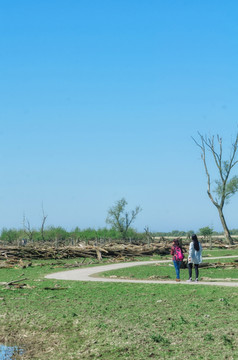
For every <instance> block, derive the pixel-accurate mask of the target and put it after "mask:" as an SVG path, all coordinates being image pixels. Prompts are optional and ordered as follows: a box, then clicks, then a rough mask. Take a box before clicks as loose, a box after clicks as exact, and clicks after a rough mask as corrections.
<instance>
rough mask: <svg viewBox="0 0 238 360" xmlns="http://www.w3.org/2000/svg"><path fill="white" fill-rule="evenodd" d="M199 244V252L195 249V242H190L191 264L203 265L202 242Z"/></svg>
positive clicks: (189, 255)
mask: <svg viewBox="0 0 238 360" xmlns="http://www.w3.org/2000/svg"><path fill="white" fill-rule="evenodd" d="M198 243H199V250H198V251H197V250H195V249H194V244H193V241H192V242H190V245H189V253H188V257H189V258H191V260H190V261H189V263H194V264H201V262H202V245H201V243H200V242H198Z"/></svg>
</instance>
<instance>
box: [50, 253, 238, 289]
mask: <svg viewBox="0 0 238 360" xmlns="http://www.w3.org/2000/svg"><path fill="white" fill-rule="evenodd" d="M222 258H223V259H224V258H226V259H229V258H238V255H234V256H223V257H209V258H204V259H203V260H208V259H222ZM162 263H171V260H155V261H153V260H152V261H133V262H128V263H118V264H110V265H102V266H94V267H88V268H83V269H75V270H67V271H61V272H57V273H53V274H49V275H46V276H45V278H47V279H56V280H76V281H100V282H117V283H122V282H123V283H136V284H176V285H177V284H186V285H213V286H230V287H238V282H235V281H232V282H225V281H216V282H213V281H200V282H197V283H195V282H190V283H189V282H187V281H180V282H176V281H173V280H133V279H117V278H104V277H99V276H98V275H99V274H100V273H102V272H104V271H109V270H117V269H122V268H129V267H133V266H139V265H150V264H162Z"/></svg>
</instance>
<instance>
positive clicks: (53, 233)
mask: <svg viewBox="0 0 238 360" xmlns="http://www.w3.org/2000/svg"><path fill="white" fill-rule="evenodd" d="M127 236H128V241H130V240H142V239H143V234H140V233H137V232H136V231H135V230H133V229H128V232H127ZM121 239H122V234H121V233H120V232H119V231H117V230H115V229H106V228H102V229H97V230H95V229H91V228H88V229H84V230H81V229H79V228H78V227H76V228H75V229H74V230H73V231H67V230H65V229H64V228H62V227H60V226H58V227H54V226H51V227H48V228H46V229H45V230H43V231H42V230H34V229H28V230H25V229H19V230H18V229H6V228H3V229H2V231H1V235H0V240H1V242H3V243H8V244H16V243H18V244H22V245H25V244H26V243H29V242H31V243H32V242H33V243H38V242H50V243H54V242H56V243H66V244H71V245H74V244H77V243H79V242H86V243H88V242H89V241H96V242H97V241H101V242H104V241H108V240H121Z"/></svg>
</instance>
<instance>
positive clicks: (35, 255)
mask: <svg viewBox="0 0 238 360" xmlns="http://www.w3.org/2000/svg"><path fill="white" fill-rule="evenodd" d="M153 254H159V255H168V254H170V246H168V245H160V244H150V245H130V244H128V245H125V244H108V245H104V246H103V247H98V246H93V245H85V246H82V245H81V246H80V245H79V246H63V247H45V248H44V247H42V248H38V247H33V246H29V247H28V246H24V247H23V246H22V247H20V246H6V247H3V246H1V247H0V260H6V259H10V258H15V259H67V258H78V257H84V258H90V257H91V258H97V259H98V260H100V259H101V258H108V257H135V256H144V255H153Z"/></svg>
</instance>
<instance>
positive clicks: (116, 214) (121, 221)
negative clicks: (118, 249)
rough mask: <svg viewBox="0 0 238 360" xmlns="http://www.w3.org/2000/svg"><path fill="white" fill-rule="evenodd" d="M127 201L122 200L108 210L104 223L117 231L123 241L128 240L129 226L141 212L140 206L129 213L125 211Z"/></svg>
mask: <svg viewBox="0 0 238 360" xmlns="http://www.w3.org/2000/svg"><path fill="white" fill-rule="evenodd" d="M126 205H127V201H126V200H125V199H124V198H122V199H121V200H118V201H117V202H116V203H115V205H114V206H112V207H111V208H110V209H109V210H108V215H107V218H106V223H107V224H110V225H111V226H112V227H113V228H114V229H116V230H117V231H119V233H120V234H121V236H122V239H123V240H127V239H128V232H129V229H130V226H131V224H132V223H133V222H134V221H135V219H136V217H137V215H138V214H139V213H140V212H141V211H142V209H141V207H140V206H136V208H135V209H134V210H131V211H130V212H128V211H126Z"/></svg>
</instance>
